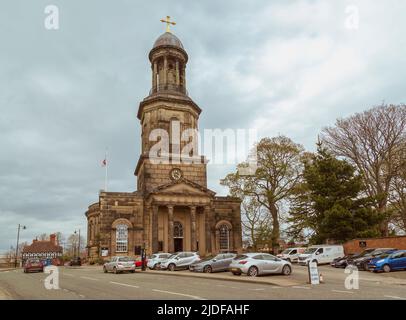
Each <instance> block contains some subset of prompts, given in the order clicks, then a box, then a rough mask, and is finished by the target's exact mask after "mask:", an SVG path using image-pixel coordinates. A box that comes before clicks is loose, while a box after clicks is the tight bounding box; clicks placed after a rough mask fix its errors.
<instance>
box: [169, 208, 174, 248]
mask: <svg viewBox="0 0 406 320" xmlns="http://www.w3.org/2000/svg"><path fill="white" fill-rule="evenodd" d="M174 250H175V246H174V242H173V206H168V252H171V253H172V252H174Z"/></svg>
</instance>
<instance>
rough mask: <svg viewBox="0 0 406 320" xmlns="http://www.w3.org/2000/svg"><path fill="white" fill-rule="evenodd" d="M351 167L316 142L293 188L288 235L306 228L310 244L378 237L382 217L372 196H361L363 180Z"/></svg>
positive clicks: (295, 234)
mask: <svg viewBox="0 0 406 320" xmlns="http://www.w3.org/2000/svg"><path fill="white" fill-rule="evenodd" d="M355 170H356V169H355V168H354V167H353V166H352V165H351V164H350V163H348V162H347V161H345V160H340V159H337V158H335V157H334V156H333V155H332V154H331V153H330V152H328V151H327V150H326V149H325V148H323V146H322V145H321V144H318V149H317V153H316V154H315V155H313V157H312V158H311V159H310V160H309V161H307V162H306V163H305V166H304V172H303V181H302V182H301V183H300V184H299V185H298V186H297V188H296V190H295V195H294V199H293V202H292V206H291V208H290V216H289V218H288V222H289V223H290V224H291V227H290V229H289V231H288V233H289V235H290V236H293V237H297V236H298V235H300V234H301V233H302V232H303V230H309V231H310V235H309V238H310V241H311V242H312V243H316V242H317V243H323V242H326V241H327V240H333V241H336V242H345V241H347V240H349V239H353V238H357V237H373V236H378V235H379V224H380V223H381V222H382V220H383V218H384V217H383V215H382V214H381V213H379V212H378V211H377V210H376V209H375V208H374V203H375V202H374V201H375V199H373V198H371V197H365V196H363V194H365V192H364V191H365V187H364V184H363V179H362V177H361V176H360V175H357V174H356V173H355Z"/></svg>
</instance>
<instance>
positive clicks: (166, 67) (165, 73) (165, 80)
mask: <svg viewBox="0 0 406 320" xmlns="http://www.w3.org/2000/svg"><path fill="white" fill-rule="evenodd" d="M163 71H164V81H163V85H164V86H167V85H168V58H167V57H165V58H164V70H163Z"/></svg>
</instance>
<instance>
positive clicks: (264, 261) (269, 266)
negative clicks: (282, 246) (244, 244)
mask: <svg viewBox="0 0 406 320" xmlns="http://www.w3.org/2000/svg"><path fill="white" fill-rule="evenodd" d="M229 269H230V271H231V272H232V273H233V274H234V275H241V274H242V273H245V274H247V275H248V276H251V277H256V276H259V275H263V274H273V273H279V274H283V275H286V276H288V275H290V274H291V273H292V264H291V263H290V262H289V261H286V260H282V259H280V258H277V257H275V256H273V255H271V254H267V253H244V254H242V255H238V256H237V257H235V258H234V259H233V261H232V262H231V264H230V268H229Z"/></svg>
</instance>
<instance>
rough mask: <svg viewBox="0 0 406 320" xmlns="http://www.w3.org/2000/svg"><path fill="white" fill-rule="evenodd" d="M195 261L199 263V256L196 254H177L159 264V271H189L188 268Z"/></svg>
mask: <svg viewBox="0 0 406 320" xmlns="http://www.w3.org/2000/svg"><path fill="white" fill-rule="evenodd" d="M197 261H200V256H199V255H198V254H197V253H196V252H177V253H175V254H173V255H171V256H170V257H169V258H168V259H166V260H164V261H162V262H161V269H163V270H166V269H167V270H169V271H175V270H176V269H189V266H190V265H191V264H192V263H195V262H197Z"/></svg>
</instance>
